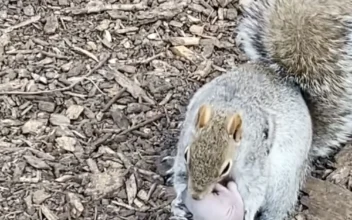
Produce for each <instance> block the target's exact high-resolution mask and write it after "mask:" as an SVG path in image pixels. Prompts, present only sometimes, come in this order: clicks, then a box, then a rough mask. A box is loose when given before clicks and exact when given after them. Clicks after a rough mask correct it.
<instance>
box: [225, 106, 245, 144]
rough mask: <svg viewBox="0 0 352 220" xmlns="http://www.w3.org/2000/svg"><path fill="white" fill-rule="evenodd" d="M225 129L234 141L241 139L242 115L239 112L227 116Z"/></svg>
mask: <svg viewBox="0 0 352 220" xmlns="http://www.w3.org/2000/svg"><path fill="white" fill-rule="evenodd" d="M226 130H227V132H228V134H229V135H230V136H231V137H233V139H234V140H235V141H236V142H239V141H240V140H241V139H242V117H241V115H240V114H239V113H236V114H233V115H231V116H230V117H229V118H228V120H227V124H226Z"/></svg>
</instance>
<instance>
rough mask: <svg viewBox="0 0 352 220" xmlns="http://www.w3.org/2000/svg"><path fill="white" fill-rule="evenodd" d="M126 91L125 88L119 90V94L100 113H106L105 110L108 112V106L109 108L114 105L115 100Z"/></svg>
mask: <svg viewBox="0 0 352 220" xmlns="http://www.w3.org/2000/svg"><path fill="white" fill-rule="evenodd" d="M126 90H127V89H126V87H125V88H122V89H121V90H120V92H118V93H117V94H116V95H115V96H114V97H113V98H112V99H111V100H110V101H109V102H108V103H107V104H106V105H105V106H104V108H103V109H102V110H101V111H102V112H106V110H108V108H110V106H111V105H112V104H114V103H115V102H116V100H117V99H119V98H120V97H121V96H122V94H123V93H124V92H125V91H126Z"/></svg>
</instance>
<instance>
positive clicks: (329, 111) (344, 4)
mask: <svg viewBox="0 0 352 220" xmlns="http://www.w3.org/2000/svg"><path fill="white" fill-rule="evenodd" d="M236 40H237V42H238V44H239V45H240V47H241V48H242V50H243V51H244V52H245V53H246V54H247V56H248V57H249V59H250V62H249V63H246V64H242V65H239V66H238V67H236V68H234V69H233V70H232V71H230V72H229V73H226V74H223V75H221V76H218V77H216V78H215V79H213V80H212V81H210V82H209V83H207V84H205V85H204V86H203V87H201V88H200V89H199V90H198V91H197V92H196V93H195V94H194V95H193V97H192V98H191V100H190V103H189V105H188V107H187V112H186V117H185V120H184V122H183V124H182V130H181V133H180V137H179V142H178V148H177V154H176V156H175V158H174V165H173V167H172V168H171V169H170V170H169V171H168V174H170V175H172V182H173V185H174V189H175V191H176V198H175V200H174V201H173V202H172V205H171V212H172V217H171V219H174V220H181V219H187V218H188V212H187V209H185V207H184V205H183V196H184V194H185V193H186V191H188V193H190V194H191V195H192V197H193V198H194V199H202V198H203V197H204V195H206V194H207V193H210V192H211V191H212V190H213V187H214V184H215V183H217V182H221V181H224V180H226V179H233V180H234V181H235V182H236V184H237V186H238V190H239V192H240V194H241V196H242V198H243V201H244V206H245V220H254V219H257V218H256V215H257V214H258V213H259V212H260V213H261V216H260V217H259V219H260V220H282V219H284V218H285V217H287V214H289V213H291V212H292V211H293V210H294V209H293V208H294V206H295V204H296V202H297V198H298V192H299V189H300V187H301V185H302V184H303V183H304V179H305V176H306V174H307V172H308V171H309V166H310V162H311V161H312V160H314V159H316V158H318V157H327V156H329V155H330V154H331V153H332V152H333V151H334V150H336V149H338V148H340V147H341V146H342V145H343V144H344V143H346V142H347V141H349V140H350V138H351V135H352V0H340V1H336V0H257V1H253V2H251V3H250V4H248V5H247V6H246V7H245V8H244V16H243V19H242V20H241V21H240V23H239V26H238V29H237V38H236Z"/></svg>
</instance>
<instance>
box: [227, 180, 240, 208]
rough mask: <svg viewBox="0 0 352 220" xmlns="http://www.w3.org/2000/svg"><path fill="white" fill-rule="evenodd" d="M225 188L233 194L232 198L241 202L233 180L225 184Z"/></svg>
mask: <svg viewBox="0 0 352 220" xmlns="http://www.w3.org/2000/svg"><path fill="white" fill-rule="evenodd" d="M227 188H228V189H229V190H230V192H231V194H232V195H233V198H234V200H235V201H238V202H241V203H243V201H242V197H241V194H240V193H239V191H238V188H237V185H236V183H235V182H233V181H230V182H229V183H228V184H227Z"/></svg>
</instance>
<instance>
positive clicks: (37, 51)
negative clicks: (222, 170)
mask: <svg viewBox="0 0 352 220" xmlns="http://www.w3.org/2000/svg"><path fill="white" fill-rule="evenodd" d="M31 53H42V54H44V55H45V56H47V57H55V58H58V59H63V60H69V59H70V57H67V56H63V55H60V54H56V53H51V52H46V51H43V50H37V49H34V50H12V51H7V52H6V54H8V55H16V54H31Z"/></svg>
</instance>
